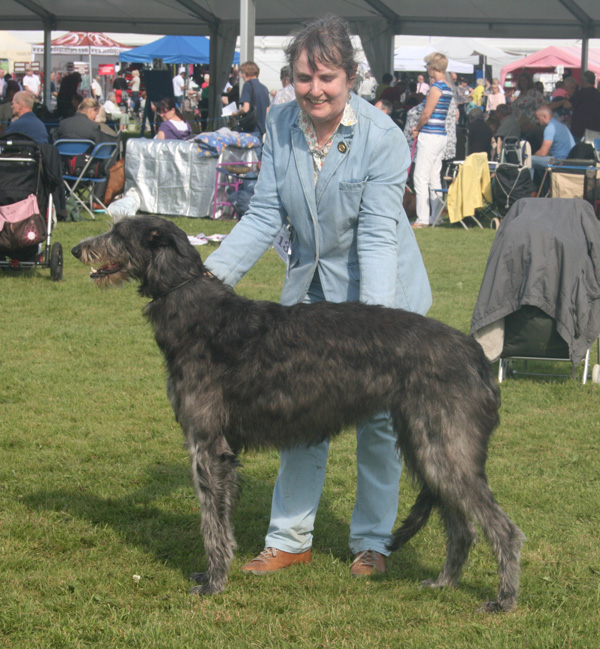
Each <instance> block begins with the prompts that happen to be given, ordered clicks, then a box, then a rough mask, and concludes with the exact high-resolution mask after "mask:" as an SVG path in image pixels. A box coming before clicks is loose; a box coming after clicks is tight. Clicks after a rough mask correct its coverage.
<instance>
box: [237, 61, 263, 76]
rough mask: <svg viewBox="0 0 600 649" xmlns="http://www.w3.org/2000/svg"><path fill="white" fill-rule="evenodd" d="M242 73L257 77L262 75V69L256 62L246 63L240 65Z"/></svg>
mask: <svg viewBox="0 0 600 649" xmlns="http://www.w3.org/2000/svg"><path fill="white" fill-rule="evenodd" d="M240 72H243V73H244V74H247V75H249V76H251V77H257V76H258V75H259V74H260V68H259V67H258V65H256V63H254V61H246V62H245V63H242V65H240Z"/></svg>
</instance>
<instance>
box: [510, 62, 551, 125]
mask: <svg viewBox="0 0 600 649" xmlns="http://www.w3.org/2000/svg"><path fill="white" fill-rule="evenodd" d="M517 90H518V92H519V96H518V97H517V98H516V99H514V100H513V101H512V103H511V105H510V106H511V109H512V113H513V115H514V116H515V119H516V120H517V122H519V125H520V126H521V132H523V133H527V132H528V131H531V130H533V129H534V128H535V126H536V124H537V122H536V118H535V112H536V111H537V109H538V108H539V107H540V106H543V105H544V104H545V103H546V100H545V99H544V95H542V94H541V93H539V92H538V91H537V90H536V89H535V87H534V83H533V77H532V76H531V75H530V74H529V73H528V72H523V73H521V74H520V75H519V78H518V79H517Z"/></svg>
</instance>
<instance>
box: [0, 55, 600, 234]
mask: <svg viewBox="0 0 600 649" xmlns="http://www.w3.org/2000/svg"><path fill="white" fill-rule="evenodd" d="M447 63H448V60H447V58H446V57H445V56H444V55H443V54H440V53H435V56H432V57H427V70H426V73H425V74H423V73H417V74H415V75H409V74H405V73H402V74H399V73H396V74H391V73H388V74H384V75H383V77H382V79H381V82H380V83H377V82H376V81H375V79H374V78H373V77H372V75H370V73H366V74H363V75H359V74H356V75H354V76H353V84H352V89H353V90H354V92H355V93H356V94H358V95H359V96H362V97H363V98H364V99H366V100H367V101H368V102H369V103H371V104H373V105H374V106H375V107H376V108H377V109H379V110H380V111H381V112H383V113H386V114H387V115H389V116H390V117H391V118H392V120H393V121H394V122H395V123H396V124H397V125H398V126H399V127H400V128H402V129H403V131H404V134H405V137H406V139H407V141H408V144H409V148H410V149H411V150H413V154H412V157H413V158H414V165H413V175H412V177H411V180H412V183H413V184H414V190H415V193H416V203H417V208H416V212H417V219H416V222H415V223H414V224H413V227H415V228H422V227H428V226H429V225H431V223H432V220H433V219H434V215H435V214H436V211H437V208H438V207H439V206H438V203H439V202H440V195H439V191H435V190H437V189H439V187H440V181H439V177H440V173H441V169H442V167H443V165H444V164H447V163H448V162H449V161H452V160H453V159H454V158H455V157H456V155H457V148H460V154H461V157H462V156H463V155H468V154H470V153H479V152H484V153H486V154H487V155H488V157H489V158H490V159H493V157H494V156H496V155H497V152H498V150H499V148H500V143H501V141H502V140H503V139H505V138H506V137H516V138H519V139H525V140H527V141H529V143H530V144H531V149H532V152H533V157H532V161H533V168H534V169H543V168H544V167H545V166H546V164H547V161H548V159H549V157H551V156H552V157H566V155H567V154H568V153H569V151H570V149H572V147H573V146H574V144H575V143H576V142H579V141H582V140H583V141H585V142H593V140H594V139H595V138H598V137H600V92H599V90H598V88H597V80H596V78H595V75H594V74H593V73H592V72H591V71H584V72H583V73H582V74H581V78H580V81H578V80H577V79H576V78H575V77H573V76H566V77H565V78H564V79H563V80H561V81H559V82H557V83H556V86H555V88H554V89H553V90H552V91H551V92H548V91H547V90H546V89H545V88H544V86H543V84H542V83H541V82H539V81H538V82H534V79H533V78H532V76H531V75H530V74H529V73H527V72H522V73H521V74H520V75H519V76H518V78H517V80H516V84H515V86H514V87H511V86H507V87H503V86H502V84H501V83H500V81H499V80H498V79H496V78H494V79H486V78H478V79H477V80H476V82H475V83H473V84H470V83H469V82H468V80H467V79H466V78H463V77H461V78H458V77H457V75H456V74H455V73H449V72H448V71H447ZM189 72H190V70H189V68H187V67H181V68H179V70H178V71H177V73H176V74H175V75H174V76H173V78H172V94H173V97H172V98H165V99H163V100H161V101H159V102H156V103H152V102H151V103H150V108H151V112H152V115H153V117H155V119H156V125H157V131H156V135H155V136H154V137H155V138H156V139H158V140H165V139H167V140H168V139H174V140H185V139H189V138H192V137H194V136H195V134H197V133H199V132H202V131H206V130H211V124H210V123H209V121H208V102H209V90H210V74H209V71H208V69H207V68H204V67H195V68H194V73H193V74H192V75H190V74H189ZM259 75H260V69H259V67H258V65H256V63H255V62H254V61H246V62H245V63H243V64H242V65H241V66H240V67H239V70H238V69H237V68H233V69H232V74H231V76H230V77H229V80H228V82H227V84H226V86H225V88H224V89H223V91H222V93H221V96H222V104H223V107H224V108H225V107H228V108H231V110H228V111H227V113H228V116H229V117H228V119H229V120H230V121H229V126H231V127H232V128H233V129H236V130H240V131H244V132H246V133H249V134H250V135H253V136H255V137H256V138H257V139H258V140H259V141H260V142H261V144H262V142H263V140H264V137H265V133H266V130H267V129H266V116H267V113H268V112H269V110H270V109H271V107H272V106H276V105H279V104H283V103H287V102H291V101H293V100H294V99H296V100H298V90H297V84H298V80H297V78H296V79H295V78H294V74H293V70H292V68H291V66H290V65H286V66H284V67H283V68H282V69H281V74H280V80H281V88H279V89H273V90H271V91H269V89H268V88H267V87H266V86H265V85H264V84H263V83H261V81H260V80H259ZM55 80H56V79H55V76H54V75H52V76H51V78H50V83H51V91H52V96H53V99H54V101H55V109H54V111H53V113H51V114H50V113H49V112H48V111H47V110H45V108H44V107H43V106H42V104H41V103H40V100H41V96H42V85H43V84H42V81H41V80H40V77H39V75H37V74H35V73H34V72H33V70H32V69H30V68H28V69H27V70H26V72H25V74H24V75H22V76H21V77H20V78H19V79H13V78H11V76H10V75H5V73H4V71H3V70H0V100H1V101H2V103H0V130H4V131H5V132H7V133H11V132H22V133H26V134H29V135H30V136H32V137H34V139H37V140H38V141H40V142H44V141H48V139H49V136H48V133H49V132H51V131H52V130H53V135H54V137H64V133H65V132H72V127H73V126H74V125H76V124H77V125H78V128H77V129H76V131H77V132H78V133H80V134H83V133H86V134H87V135H88V136H89V138H90V139H92V140H93V141H94V142H97V141H111V140H114V139H116V138H117V136H118V133H119V132H120V131H122V130H125V129H127V128H128V125H129V124H130V122H131V121H133V122H134V125H135V126H139V125H140V121H141V120H140V118H141V115H142V113H143V112H144V110H145V109H146V94H145V91H144V87H143V79H142V75H140V71H139V70H138V69H132V70H126V71H125V70H121V71H119V72H118V73H117V75H116V77H115V78H114V81H113V83H112V87H111V88H110V89H109V90H108V92H106V97H105V96H103V95H104V92H103V88H102V84H101V83H100V79H99V77H95V78H93V79H92V80H91V84H89V97H85V98H84V95H85V94H86V93H82V92H81V82H82V77H81V75H80V74H79V73H78V72H73V73H70V74H66V75H64V76H62V78H61V79H60V83H59V85H58V87H57V86H56V84H55ZM240 80H242V81H243V90H242V91H241V93H240V85H242V84H240V83H239V81H240ZM221 124H222V122H221ZM50 125H52V126H53V129H52V128H50ZM142 126H143V122H142ZM81 136H83V135H81ZM259 151H260V149H259ZM259 154H260V153H259ZM538 180H539V178H538Z"/></svg>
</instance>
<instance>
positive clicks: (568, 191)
mask: <svg viewBox="0 0 600 649" xmlns="http://www.w3.org/2000/svg"><path fill="white" fill-rule="evenodd" d="M596 169H597V164H596V162H595V161H594V160H577V159H568V158H567V159H566V160H562V159H557V158H550V160H549V161H548V165H547V167H546V170H545V172H544V178H543V180H542V184H541V185H540V191H539V192H538V196H539V195H541V193H542V192H543V188H544V187H545V182H546V178H547V177H549V179H550V187H549V192H548V194H549V195H550V196H551V197H552V198H583V196H584V186H585V176H586V172H587V171H588V170H591V171H592V173H594V170H596ZM548 194H547V195H548Z"/></svg>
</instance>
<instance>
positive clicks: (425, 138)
mask: <svg viewBox="0 0 600 649" xmlns="http://www.w3.org/2000/svg"><path fill="white" fill-rule="evenodd" d="M425 63H427V72H428V74H429V76H430V77H431V79H432V80H433V82H434V83H433V85H432V86H431V88H430V89H429V92H428V93H427V97H426V98H425V106H424V108H423V112H422V113H421V117H420V118H419V121H418V122H417V125H416V126H415V127H414V128H413V132H412V136H413V138H417V137H418V140H417V148H416V156H417V161H416V163H415V172H414V176H413V182H414V186H415V193H416V195H417V220H416V221H415V222H414V223H413V228H414V229H419V228H427V227H429V225H430V224H431V222H432V215H433V218H435V215H436V213H437V210H438V209H440V208H441V205H442V201H441V199H440V197H439V195H438V194H437V193H436V191H435V190H436V189H440V187H441V178H440V175H441V171H442V161H443V159H444V151H445V149H446V144H447V132H446V117H447V115H448V109H449V107H450V102H451V101H452V97H453V94H452V89H451V88H450V86H449V85H448V84H447V83H446V68H447V67H448V59H447V57H446V56H444V55H443V54H440V53H439V52H433V53H432V54H429V55H428V56H426V57H425ZM430 203H431V204H430Z"/></svg>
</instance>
